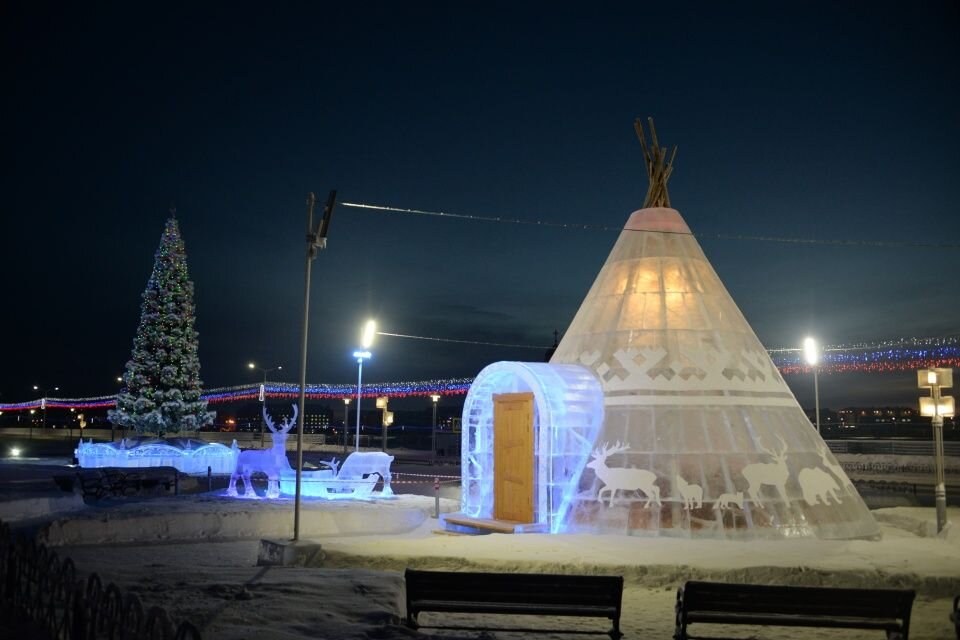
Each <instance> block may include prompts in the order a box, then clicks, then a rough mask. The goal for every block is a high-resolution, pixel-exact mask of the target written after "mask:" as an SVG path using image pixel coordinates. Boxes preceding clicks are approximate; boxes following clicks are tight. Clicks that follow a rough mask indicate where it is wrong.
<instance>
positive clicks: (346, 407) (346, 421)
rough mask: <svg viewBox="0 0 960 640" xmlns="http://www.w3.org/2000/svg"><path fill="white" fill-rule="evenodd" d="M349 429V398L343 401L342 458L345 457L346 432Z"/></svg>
mask: <svg viewBox="0 0 960 640" xmlns="http://www.w3.org/2000/svg"><path fill="white" fill-rule="evenodd" d="M349 428H350V398H344V399H343V454H342V455H343V457H344V458H346V457H347V430H348V429H349Z"/></svg>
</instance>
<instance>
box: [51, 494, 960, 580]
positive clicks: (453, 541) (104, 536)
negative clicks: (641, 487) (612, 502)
mask: <svg viewBox="0 0 960 640" xmlns="http://www.w3.org/2000/svg"><path fill="white" fill-rule="evenodd" d="M100 504H106V503H99V504H98V505H97V506H95V507H90V508H89V509H88V510H87V511H85V512H82V513H80V514H77V515H76V516H72V517H70V518H60V519H58V520H56V521H54V522H51V523H50V524H49V525H47V526H46V527H45V528H44V529H42V530H41V531H40V533H39V539H40V540H41V541H43V542H46V543H47V544H49V545H53V546H59V545H92V544H112V543H137V542H155V541H163V542H174V541H177V542H185V541H210V540H237V539H252V540H258V539H260V538H283V537H286V538H289V537H290V535H291V534H292V528H293V501H292V500H286V499H281V500H236V499H226V498H224V497H222V496H220V495H215V494H206V495H201V496H180V497H179V498H161V499H153V500H149V501H142V502H137V503H130V504H122V503H119V501H117V502H115V503H113V505H112V506H102V507H101V506H100ZM433 505H434V503H433V500H432V499H431V498H429V497H426V496H413V495H403V496H399V497H397V498H396V499H392V500H375V501H370V502H353V501H350V502H348V501H334V502H330V501H309V500H307V501H304V502H303V508H302V511H301V535H302V536H303V537H304V538H308V539H316V540H318V541H320V542H321V543H322V544H323V548H324V551H325V552H326V560H324V561H323V566H324V567H325V568H366V569H377V570H391V571H401V570H403V569H404V568H405V567H408V566H411V567H423V568H445V569H464V570H466V569H472V570H486V571H530V572H544V571H546V572H562V573H608V574H617V575H623V576H624V577H625V578H626V580H627V581H628V583H630V584H633V585H636V586H657V585H663V584H679V583H681V582H683V580H687V579H693V578H699V579H704V580H734V581H746V582H759V583H777V584H804V585H820V584H833V585H837V586H851V587H853V586H864V587H866V586H878V585H884V586H889V587H908V588H914V589H917V590H918V591H920V592H923V593H928V594H936V595H941V596H946V595H950V594H955V593H960V542H958V541H957V537H956V536H952V537H949V538H947V537H943V538H937V537H932V536H930V535H929V533H930V530H931V529H930V526H931V525H930V524H929V521H930V520H931V519H932V518H934V517H935V516H934V510H933V509H923V508H916V509H912V508H902V507H901V508H895V509H883V510H880V511H879V512H878V514H879V517H878V520H879V521H880V522H881V523H883V524H882V526H883V531H884V537H883V539H882V540H878V541H868V540H816V539H809V538H804V539H797V540H768V541H751V542H743V541H730V540H690V539H677V538H665V537H659V538H647V537H643V538H641V537H631V536H620V535H590V534H577V535H567V534H555V535H551V534H523V535H506V534H490V535H485V536H455V535H436V533H434V532H435V531H436V530H437V529H439V528H440V527H439V524H438V522H437V521H436V520H435V519H432V518H431V517H430V516H431V515H432V512H433ZM457 506H458V505H457V504H456V503H455V502H454V501H450V500H443V501H442V507H441V509H442V510H443V511H445V512H446V511H452V510H454V509H456V507H457ZM949 516H950V518H951V519H953V520H955V521H960V509H955V508H954V509H950V514H949Z"/></svg>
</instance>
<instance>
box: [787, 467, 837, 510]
mask: <svg viewBox="0 0 960 640" xmlns="http://www.w3.org/2000/svg"><path fill="white" fill-rule="evenodd" d="M797 482H799V483H800V492H801V493H802V494H803V499H804V500H805V501H806V503H807V504H808V505H810V506H811V507H812V506H814V505H815V504H817V503H818V502H822V503H823V504H830V499H831V498H832V499H833V501H834V502H836V503H837V504H840V502H842V501H841V500H840V496H839V495H837V492H838V491H840V485H838V484H837V481H836V480H834V479H833V476H831V475H830V474H829V473H827V472H826V471H824V470H823V469H821V468H820V467H807V468H805V469H800V473H799V474H797Z"/></svg>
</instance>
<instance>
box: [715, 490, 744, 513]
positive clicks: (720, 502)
mask: <svg viewBox="0 0 960 640" xmlns="http://www.w3.org/2000/svg"><path fill="white" fill-rule="evenodd" d="M733 507H737V508H738V509H743V491H737V492H736V493H721V494H720V495H719V496H717V499H716V501H715V502H714V503H713V508H714V509H716V510H718V511H719V510H721V509H731V508H733Z"/></svg>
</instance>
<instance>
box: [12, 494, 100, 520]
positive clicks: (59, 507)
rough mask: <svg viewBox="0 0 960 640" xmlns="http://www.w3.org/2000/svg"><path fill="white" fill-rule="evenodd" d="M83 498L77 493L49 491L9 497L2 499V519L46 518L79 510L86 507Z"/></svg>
mask: <svg viewBox="0 0 960 640" xmlns="http://www.w3.org/2000/svg"><path fill="white" fill-rule="evenodd" d="M85 506H86V505H84V504H83V498H82V497H81V496H80V495H79V494H76V493H64V492H62V491H59V492H56V493H53V492H51V493H47V494H42V495H28V496H27V497H23V498H9V497H8V498H7V499H5V500H2V501H0V520H2V521H3V522H19V521H21V520H31V519H34V518H44V517H48V516H50V515H52V514H61V513H68V512H71V511H78V510H81V509H83V508H84V507H85Z"/></svg>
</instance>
